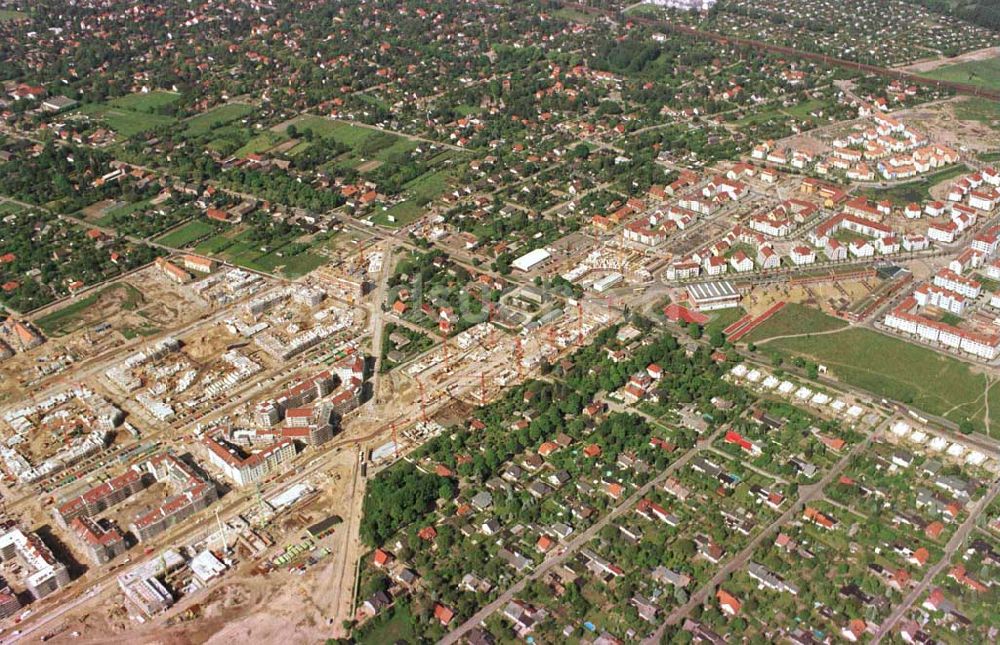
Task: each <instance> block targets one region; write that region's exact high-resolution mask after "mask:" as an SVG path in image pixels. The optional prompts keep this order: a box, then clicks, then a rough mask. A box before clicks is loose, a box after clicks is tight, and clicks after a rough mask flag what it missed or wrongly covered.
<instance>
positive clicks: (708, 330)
mask: <svg viewBox="0 0 1000 645" xmlns="http://www.w3.org/2000/svg"><path fill="white" fill-rule="evenodd" d="M746 313H747V312H746V311H744V310H743V307H730V308H729V309H720V310H719V311H713V312H712V313H711V314H709V315H711V316H712V319H711V320H709V321H708V322H707V323H705V329H704V333H705V335H706V336H711V335H712V334H714V333H715V332H716V331H720V332H721V331H722V330H723V329H725V328H726V327H728V326H729V325H731V324H733V323H734V322H736V321H737V320H739V319H740V318H742V317H743V316H745V315H746Z"/></svg>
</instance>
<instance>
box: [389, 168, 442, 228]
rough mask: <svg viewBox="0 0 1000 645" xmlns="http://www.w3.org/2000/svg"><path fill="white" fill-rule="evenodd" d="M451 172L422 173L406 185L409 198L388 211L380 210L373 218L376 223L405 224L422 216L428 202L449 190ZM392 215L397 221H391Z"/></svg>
mask: <svg viewBox="0 0 1000 645" xmlns="http://www.w3.org/2000/svg"><path fill="white" fill-rule="evenodd" d="M450 181H451V174H450V173H449V172H448V171H447V170H439V171H437V172H428V173H425V174H423V175H420V176H419V177H417V178H416V179H414V180H413V181H411V182H409V183H408V184H406V186H404V188H405V189H406V191H407V193H408V194H409V196H410V197H409V199H406V200H404V201H401V202H399V203H398V204H396V205H395V206H393V207H391V208H389V210H386V211H379V212H378V213H377V214H376V215H375V217H373V218H372V221H374V222H375V223H376V224H381V225H383V226H405V225H407V224H409V223H410V222H412V221H413V220H415V219H417V218H418V217H420V215H421V214H422V213H423V211H424V209H423V206H422V204H426V203H427V202H429V201H431V200H432V199H434V198H435V197H437V196H438V195H440V194H441V193H443V192H444V191H446V190H448V187H449V185H450V183H449V182H450ZM390 217H392V218H393V219H394V220H395V221H390V219H389V218H390Z"/></svg>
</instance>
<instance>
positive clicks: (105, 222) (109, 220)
mask: <svg viewBox="0 0 1000 645" xmlns="http://www.w3.org/2000/svg"><path fill="white" fill-rule="evenodd" d="M148 205H149V200H148V199H144V200H142V201H138V202H132V203H127V204H122V205H121V206H116V207H115V208H112V209H109V210H108V212H106V213H104V215H101V217H99V218H98V220H97V225H98V226H112V225H114V221H115V217H120V216H122V215H129V214H131V213H134V212H136V211H138V210H141V209H143V208H146V206H148Z"/></svg>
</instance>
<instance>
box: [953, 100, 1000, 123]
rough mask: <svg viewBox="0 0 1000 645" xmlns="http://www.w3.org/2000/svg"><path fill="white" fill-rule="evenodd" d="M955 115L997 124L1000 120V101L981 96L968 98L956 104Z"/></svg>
mask: <svg viewBox="0 0 1000 645" xmlns="http://www.w3.org/2000/svg"><path fill="white" fill-rule="evenodd" d="M955 117H956V118H958V119H961V120H962V121H979V122H980V123H985V124H986V125H995V124H996V122H997V121H1000V103H998V102H997V101H991V100H989V99H984V98H979V97H972V98H967V99H965V100H964V101H960V102H958V103H956V104H955Z"/></svg>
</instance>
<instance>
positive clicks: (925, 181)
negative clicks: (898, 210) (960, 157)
mask: <svg viewBox="0 0 1000 645" xmlns="http://www.w3.org/2000/svg"><path fill="white" fill-rule="evenodd" d="M967 172H969V168H968V166H966V165H965V164H956V165H954V166H951V167H949V168H945V169H943V170H939V171H938V172H934V173H931V174H929V175H925V176H924V177H922V178H921V179H917V180H916V181H908V182H906V183H903V184H896V185H894V186H889V187H887V188H866V189H864V190H862V191H861V194H863V195H864V196H865V197H867V198H869V199H873V200H875V201H881V200H883V199H888V200H889V201H892V202H895V203H896V204H897V205H900V206H902V205H906V204H909V203H910V202H918V203H919V202H925V201H929V200H930V198H931V192H930V190H931V188H933V187H934V186H936V185H938V184H941V183H945V182H950V181H952V180H954V179H955V178H957V177H960V176H961V175H963V174H965V173H967Z"/></svg>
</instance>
